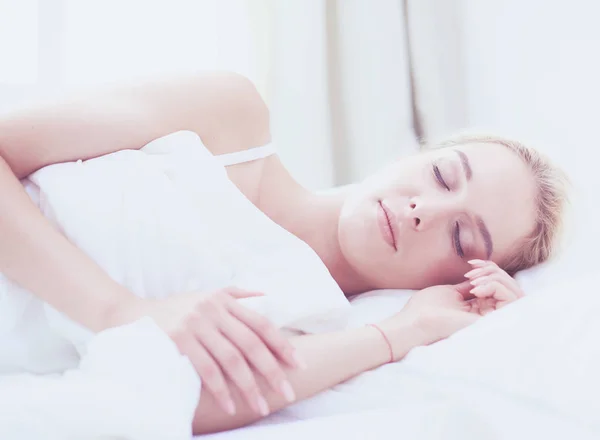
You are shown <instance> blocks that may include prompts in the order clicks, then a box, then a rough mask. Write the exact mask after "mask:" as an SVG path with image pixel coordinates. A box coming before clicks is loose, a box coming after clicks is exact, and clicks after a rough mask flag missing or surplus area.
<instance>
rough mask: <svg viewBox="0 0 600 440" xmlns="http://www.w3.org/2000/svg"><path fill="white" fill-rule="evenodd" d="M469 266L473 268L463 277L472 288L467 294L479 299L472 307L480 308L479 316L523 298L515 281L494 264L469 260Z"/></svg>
mask: <svg viewBox="0 0 600 440" xmlns="http://www.w3.org/2000/svg"><path fill="white" fill-rule="evenodd" d="M469 264H471V265H472V266H473V270H471V271H469V272H467V273H466V274H465V277H467V278H468V279H469V280H470V283H471V285H472V286H473V287H472V289H471V290H470V291H469V293H471V294H472V295H474V296H475V297H477V298H478V299H479V301H474V302H473V305H474V306H475V307H479V308H480V310H479V313H480V314H482V315H486V314H487V313H490V312H493V311H494V310H497V309H499V308H501V307H504V306H505V305H507V304H509V303H511V302H513V301H515V300H517V299H519V298H522V297H523V296H525V294H524V293H523V290H522V289H521V288H520V287H519V285H518V284H517V282H516V281H515V279H514V278H512V277H511V276H510V275H509V274H507V273H506V272H505V271H504V270H502V269H500V268H499V267H498V266H497V265H496V263H494V262H492V261H483V260H471V261H469Z"/></svg>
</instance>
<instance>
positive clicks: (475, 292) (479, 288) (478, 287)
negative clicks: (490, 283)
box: [471, 286, 483, 295]
mask: <svg viewBox="0 0 600 440" xmlns="http://www.w3.org/2000/svg"><path fill="white" fill-rule="evenodd" d="M482 287H483V286H477V287H475V288H473V289H471V293H472V294H473V295H476V294H478V293H479V292H481V289H482Z"/></svg>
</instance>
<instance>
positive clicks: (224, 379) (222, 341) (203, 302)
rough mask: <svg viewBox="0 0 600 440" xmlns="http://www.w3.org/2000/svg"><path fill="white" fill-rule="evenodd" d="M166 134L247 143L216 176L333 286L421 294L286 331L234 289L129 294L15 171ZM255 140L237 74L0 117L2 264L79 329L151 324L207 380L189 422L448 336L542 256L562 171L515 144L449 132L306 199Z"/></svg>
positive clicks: (247, 94) (218, 143)
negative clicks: (377, 312) (342, 186)
mask: <svg viewBox="0 0 600 440" xmlns="http://www.w3.org/2000/svg"><path fill="white" fill-rule="evenodd" d="M178 130H190V131H193V132H195V133H197V134H198V135H199V136H200V138H201V139H202V142H203V143H204V145H205V146H206V147H207V148H208V149H209V150H210V152H211V153H212V154H213V155H215V156H217V155H228V154H232V153H237V152H240V151H248V152H251V153H250V158H251V159H252V160H249V161H247V160H234V161H233V162H238V163H236V164H232V165H230V166H228V167H227V174H228V177H229V179H230V180H231V181H232V182H233V183H234V184H235V185H236V186H237V188H238V190H239V191H240V192H241V193H242V194H243V195H244V196H245V197H246V198H247V199H248V200H250V201H251V202H252V203H253V204H254V205H255V206H256V207H257V208H258V209H260V210H261V211H262V212H263V213H264V214H266V216H268V217H269V218H270V219H271V220H273V221H274V222H275V223H277V224H279V225H280V226H282V227H283V228H285V229H286V230H288V231H289V232H291V233H292V234H293V235H294V236H296V237H297V238H298V239H300V240H302V241H303V242H305V243H307V244H308V245H309V246H310V247H311V248H312V249H313V250H314V251H315V252H316V253H317V254H318V256H319V257H320V259H321V260H322V262H323V263H324V264H325V266H326V268H327V269H328V270H329V272H330V274H331V276H332V277H333V278H334V279H335V281H336V282H337V284H338V285H339V287H340V288H341V289H342V290H343V291H344V293H345V294H346V295H353V294H356V293H360V292H364V291H366V290H371V289H378V288H410V289H425V290H423V291H422V292H419V293H418V294H416V295H415V296H414V297H413V299H411V301H410V303H409V305H408V306H407V307H406V308H405V309H403V310H402V311H401V312H400V313H399V314H397V315H396V316H394V317H393V318H391V319H388V320H387V321H385V322H383V323H380V325H379V326H375V327H367V328H363V329H358V330H352V331H342V332H337V333H328V334H319V335H310V336H302V337H298V338H292V339H285V338H284V337H283V336H282V335H281V334H280V333H279V332H278V331H276V329H275V328H274V326H273V325H271V324H270V323H268V322H267V321H266V320H265V319H264V318H262V317H261V316H259V315H257V314H255V313H253V312H251V311H250V310H248V309H246V308H244V307H242V306H241V305H240V304H238V303H237V302H236V301H234V299H235V298H239V297H244V296H247V295H251V294H250V293H247V292H243V291H240V290H237V289H233V290H232V289H221V290H218V291H216V292H196V293H190V294H186V295H175V296H171V297H169V298H166V299H162V300H147V299H143V298H138V297H137V296H135V295H133V294H132V293H131V292H130V291H128V290H127V289H126V288H124V287H123V286H122V285H120V284H119V283H117V282H115V281H113V280H112V279H111V278H110V277H109V276H108V275H107V274H106V273H105V272H104V271H103V270H102V269H100V268H99V266H98V265H96V264H95V263H94V261H93V260H92V259H90V258H88V257H86V255H84V253H83V252H82V251H80V250H79V249H78V248H76V247H75V246H74V245H72V244H71V243H69V241H67V240H66V239H65V237H64V236H62V235H61V234H60V233H59V232H58V231H56V229H55V228H53V227H52V226H51V225H50V223H49V222H48V221H47V220H46V219H45V218H44V217H43V216H42V215H41V213H40V212H39V210H38V209H37V207H36V206H35V205H34V204H33V203H32V202H31V200H30V198H29V197H28V196H27V194H26V193H25V191H24V190H23V187H22V185H21V184H20V182H19V181H18V179H21V178H24V177H26V176H28V175H29V174H31V173H32V172H34V171H36V170H38V169H40V168H42V167H44V166H47V165H50V164H55V163H60V162H68V161H75V160H79V159H90V158H94V157H98V156H102V155H105V154H108V153H112V152H115V151H119V150H124V149H133V150H136V149H139V148H141V147H142V146H144V145H145V144H147V143H148V142H150V141H152V140H154V139H156V138H159V137H161V136H164V135H167V134H168V133H172V132H175V131H178ZM269 141H270V133H269V114H268V110H267V108H266V106H265V104H264V102H263V101H262V100H261V98H260V96H259V94H258V93H257V92H256V90H255V88H254V87H253V85H252V84H251V83H250V82H249V81H248V80H246V79H245V78H242V77H240V76H238V75H233V74H224V73H220V74H211V75H205V76H194V77H189V78H185V79H178V80H170V81H163V82H159V83H147V84H142V85H135V86H131V87H123V88H120V89H116V90H109V91H106V92H104V93H101V94H97V95H95V96H90V97H87V98H86V99H78V100H74V101H71V102H65V103H63V104H60V105H55V106H53V107H49V108H41V109H38V110H35V111H29V112H25V113H22V114H17V115H12V116H9V117H7V118H4V119H2V120H1V121H0V156H1V157H2V161H1V162H0V165H1V167H0V188H2V190H1V191H2V197H0V200H1V201H0V240H1V242H2V243H3V245H2V248H1V249H0V272H2V273H3V274H4V275H6V276H7V277H8V278H10V279H11V280H13V281H14V282H15V283H17V284H19V285H21V286H22V287H24V288H26V289H27V290H29V291H30V292H32V293H33V294H35V295H36V296H37V297H39V298H40V299H41V300H43V301H45V302H47V303H48V304H50V305H52V306H53V307H55V308H56V309H58V310H59V311H62V312H63V313H64V314H66V315H67V316H69V317H70V318H71V319H73V320H75V321H76V322H78V323H80V324H82V325H84V326H85V327H87V328H89V329H92V330H93V331H100V330H103V329H106V328H109V327H113V326H117V325H122V324H125V323H129V322H132V321H134V320H136V319H138V318H140V317H142V316H150V317H152V318H153V319H154V320H155V321H156V323H157V324H158V325H159V326H160V327H161V328H162V329H163V330H165V332H167V334H169V335H170V337H171V338H172V339H173V340H174V341H175V343H176V344H177V345H178V347H179V348H180V350H181V351H182V352H183V353H184V354H186V355H187V356H188V357H189V358H190V360H191V361H192V362H193V364H194V366H195V367H196V369H197V371H198V373H199V375H200V377H201V378H202V380H203V387H204V388H205V389H206V391H208V392H203V397H202V399H201V401H200V403H199V407H198V411H197V414H196V419H195V421H194V430H195V432H197V433H201V432H208V431H214V430H222V429H229V428H233V427H236V426H240V425H242V424H245V423H248V422H250V421H252V420H254V419H256V418H257V417H258V416H260V415H263V416H264V415H266V414H268V413H269V411H272V410H276V409H279V408H281V407H283V406H284V405H286V404H288V403H289V402H291V401H293V400H295V399H301V398H305V397H308V396H310V395H312V394H314V393H316V392H319V391H321V390H323V389H326V388H329V387H331V386H333V385H335V384H338V383H340V382H342V381H344V380H346V379H348V378H350V377H352V376H353V375H356V374H358V373H360V372H362V371H365V370H368V369H371V368H374V367H376V366H378V365H381V364H383V363H385V362H388V361H391V360H399V359H401V358H402V357H403V356H404V355H405V354H406V353H407V352H408V351H409V350H410V349H411V348H413V347H415V346H418V345H425V344H429V343H432V342H435V341H437V340H439V339H443V338H445V337H447V336H449V335H450V334H452V333H454V332H455V331H457V330H459V329H460V328H463V327H464V326H466V325H468V324H470V323H471V322H473V321H474V320H475V319H476V318H477V317H478V316H479V315H481V314H484V313H486V312H488V311H489V310H493V309H494V308H497V307H499V306H502V305H504V304H506V303H508V302H511V301H513V300H515V299H517V298H518V297H520V296H521V295H522V293H521V291H520V289H519V287H518V286H517V284H516V283H515V282H514V280H512V278H511V277H510V276H509V275H508V273H514V272H516V271H518V270H521V269H524V268H527V267H530V266H532V265H535V264H537V263H539V262H542V261H544V260H546V259H547V258H548V257H549V255H550V253H551V251H552V248H553V243H554V241H555V235H556V232H557V229H558V225H559V223H560V217H561V214H562V205H563V200H564V194H563V191H562V186H561V183H562V177H561V174H560V173H559V172H558V171H557V170H556V169H555V168H553V167H552V166H551V165H550V164H548V163H547V162H546V161H545V160H544V159H543V158H541V157H540V156H539V155H538V154H537V153H536V152H535V151H533V150H530V149H527V148H525V147H524V146H522V145H520V144H518V143H514V142H509V141H505V140H502V139H496V138H473V139H468V138H466V139H463V140H458V141H455V142H449V143H448V144H447V145H442V146H447V147H448V148H443V149H436V150H432V151H431V152H428V153H425V154H420V155H415V156H413V157H409V158H406V159H403V160H400V161H397V162H395V163H393V164H391V165H389V166H388V167H386V168H385V169H383V170H382V171H381V172H380V173H378V174H376V175H375V176H373V177H371V178H370V179H367V180H366V181H365V182H363V183H361V184H360V185H357V186H355V187H352V188H350V189H348V190H346V191H343V192H339V193H336V194H333V195H318V194H314V193H311V192H309V191H307V190H306V189H304V188H302V187H301V186H300V185H299V184H297V183H296V182H295V181H294V180H293V178H292V177H291V176H290V175H289V173H288V172H287V171H286V170H285V168H284V167H283V166H282V164H281V162H280V161H279V159H278V157H277V156H276V155H274V154H271V152H270V151H269V150H268V149H254V147H261V146H264V145H266V144H268V143H269ZM226 157H227V156H226ZM229 157H231V156H229ZM298 213H301V215H299V214H298ZM465 274H466V276H467V278H468V279H469V280H468V281H467V282H461V281H462V280H464V275H465ZM469 281H470V282H469ZM438 285H440V286H438ZM429 286H438V287H431V288H429V289H427V287H429ZM173 293H181V292H173ZM324 353H327V355H324ZM303 364H304V365H303ZM303 366H304V367H306V368H299V367H303Z"/></svg>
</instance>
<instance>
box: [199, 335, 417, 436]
mask: <svg viewBox="0 0 600 440" xmlns="http://www.w3.org/2000/svg"><path fill="white" fill-rule="evenodd" d="M394 332H395V333H397V334H402V335H404V337H402V338H401V339H400V340H399V341H398V342H397V343H396V344H395V345H394V354H395V357H396V359H401V358H403V357H404V356H405V355H406V354H407V353H408V352H409V351H410V350H411V349H412V348H413V347H415V346H417V345H419V344H420V341H419V340H418V339H417V337H416V335H417V334H418V333H416V332H413V331H412V328H411V326H410V325H409V324H404V323H401V324H400V326H399V327H397V328H396V329H395V330H394ZM293 342H294V345H295V346H296V347H297V349H298V352H299V353H300V354H301V355H302V357H303V358H304V359H305V360H306V364H307V366H308V367H307V368H306V369H304V370H295V371H290V372H289V373H288V379H289V380H290V382H291V384H292V387H293V388H294V389H295V390H296V391H297V395H296V397H297V399H298V400H302V399H306V398H308V397H310V396H312V395H314V394H316V393H318V392H320V391H323V390H326V389H328V388H331V387H333V386H335V385H337V384H339V383H342V382H344V381H346V380H348V379H350V378H352V377H354V376H356V375H358V374H359V373H362V372H364V371H368V370H371V369H373V368H376V367H378V366H380V365H383V364H385V363H387V362H388V361H389V357H390V354H389V350H388V346H387V344H386V343H385V341H384V339H383V338H382V337H381V334H379V332H378V331H377V330H376V329H374V328H372V327H363V328H359V329H355V330H348V331H343V332H337V333H328V334H318V335H308V336H300V337H297V338H294V339H293ZM261 385H263V389H266V387H265V385H264V384H261ZM264 395H265V397H266V399H267V402H268V405H269V407H270V408H271V410H272V411H277V410H279V409H281V408H283V407H285V406H287V405H289V404H290V403H289V402H287V401H286V400H285V399H284V398H282V397H281V396H280V395H278V394H276V393H274V392H267V393H265V394H264ZM233 397H234V400H235V403H236V407H237V413H236V414H235V416H229V415H227V414H226V413H224V412H223V411H222V410H220V409H219V408H218V407H217V404H216V403H215V402H214V399H213V397H212V395H210V394H208V393H204V391H203V392H202V397H201V399H200V403H199V405H198V409H197V410H196V416H195V418H194V425H193V430H194V434H196V435H198V434H206V433H209V432H215V431H224V430H229V429H234V428H238V427H240V426H243V425H246V424H248V423H251V422H254V421H256V420H258V419H259V418H260V416H258V415H257V414H256V413H255V412H252V411H251V410H250V409H248V407H247V406H246V405H245V404H244V402H243V400H242V399H241V398H240V396H239V395H238V394H234V395H233Z"/></svg>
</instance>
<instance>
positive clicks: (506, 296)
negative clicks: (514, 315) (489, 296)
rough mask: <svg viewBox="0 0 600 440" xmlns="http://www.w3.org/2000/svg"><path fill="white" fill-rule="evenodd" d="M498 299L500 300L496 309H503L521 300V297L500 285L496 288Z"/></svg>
mask: <svg viewBox="0 0 600 440" xmlns="http://www.w3.org/2000/svg"><path fill="white" fill-rule="evenodd" d="M496 298H498V303H497V304H496V309H501V308H502V307H504V306H506V305H508V304H510V303H512V302H514V301H516V300H517V299H519V296H518V295H517V294H516V293H515V292H514V291H512V290H511V289H509V288H507V287H506V286H504V285H503V284H498V286H496Z"/></svg>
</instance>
